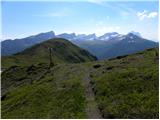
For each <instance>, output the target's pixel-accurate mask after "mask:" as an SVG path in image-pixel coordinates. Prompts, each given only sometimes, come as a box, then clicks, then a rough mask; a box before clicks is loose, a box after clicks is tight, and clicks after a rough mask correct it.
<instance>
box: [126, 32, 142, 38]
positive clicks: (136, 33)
mask: <svg viewBox="0 0 160 120" xmlns="http://www.w3.org/2000/svg"><path fill="white" fill-rule="evenodd" d="M128 34H133V35H136V36H138V37H142V36H141V34H140V33H139V32H135V31H131V32H129V33H128Z"/></svg>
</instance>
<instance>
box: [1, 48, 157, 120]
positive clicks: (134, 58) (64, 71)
mask: <svg viewBox="0 0 160 120" xmlns="http://www.w3.org/2000/svg"><path fill="white" fill-rule="evenodd" d="M155 51H158V50H155V49H152V50H148V51H145V52H142V53H139V54H135V55H129V56H126V57H122V58H121V59H113V60H108V61H99V62H98V61H97V62H89V63H83V64H82V63H81V64H68V65H63V64H61V65H57V66H56V67H54V68H52V69H51V70H47V72H46V73H45V74H44V71H46V66H45V64H44V65H37V66H35V67H34V69H33V70H31V71H27V69H28V68H27V67H21V68H19V67H17V68H16V69H15V68H14V69H13V68H12V69H11V68H10V69H8V70H6V71H5V72H3V73H2V87H3V89H4V92H3V91H2V94H3V93H5V94H4V96H3V100H2V118H86V112H85V108H86V98H85V95H84V89H85V88H84V86H83V83H82V79H83V78H84V76H85V75H86V74H88V73H89V74H90V79H91V80H92V82H91V84H92V87H93V90H94V92H95V96H96V102H97V103H98V107H99V109H100V111H101V113H102V115H103V117H104V118H158V58H157V56H156V52H155ZM97 66H98V67H97ZM84 69H85V71H84ZM37 70H39V72H37ZM18 71H19V72H18ZM20 71H21V73H20ZM86 71H88V73H86ZM18 73H19V74H21V75H22V74H23V75H24V76H23V75H22V76H19V75H16V74H18ZM43 74H44V76H43ZM13 75H15V76H14V77H13ZM25 76H26V77H25ZM37 76H42V77H40V78H39V79H37ZM13 78H14V80H13ZM31 78H32V80H33V82H30V80H31ZM6 81H8V82H7V83H10V82H9V81H12V82H11V83H12V84H7V83H6ZM8 88H9V89H8ZM6 91H7V92H6Z"/></svg>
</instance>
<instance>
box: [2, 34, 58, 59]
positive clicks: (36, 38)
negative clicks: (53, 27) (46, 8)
mask: <svg viewBox="0 0 160 120" xmlns="http://www.w3.org/2000/svg"><path fill="white" fill-rule="evenodd" d="M51 38H55V33H54V32H53V31H50V32H46V33H40V34H37V35H32V36H29V37H26V38H22V39H15V40H11V39H8V40H4V41H2V42H1V55H2V56H8V55H12V54H15V53H18V52H21V51H23V50H24V49H26V48H29V47H31V46H33V45H35V44H38V43H41V42H44V41H47V40H48V39H51Z"/></svg>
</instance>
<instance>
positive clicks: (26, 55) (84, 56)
mask: <svg viewBox="0 0 160 120" xmlns="http://www.w3.org/2000/svg"><path fill="white" fill-rule="evenodd" d="M49 48H52V59H54V62H55V64H57V63H81V62H89V61H94V60H96V57H95V56H93V55H91V54H90V53H89V52H87V51H86V50H84V49H81V48H79V47H78V46H76V45H74V44H72V43H71V42H69V41H68V40H66V39H61V38H55V39H50V40H48V41H45V42H43V43H40V44H37V45H35V46H33V47H31V48H27V49H25V50H24V51H23V52H20V53H17V54H15V55H12V56H6V57H2V68H8V67H10V66H13V65H21V66H28V65H31V64H39V63H49V60H50V59H49Z"/></svg>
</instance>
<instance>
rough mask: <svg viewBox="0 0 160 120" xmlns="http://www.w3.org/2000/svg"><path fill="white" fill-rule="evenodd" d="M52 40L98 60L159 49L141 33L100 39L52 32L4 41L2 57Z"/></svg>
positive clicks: (109, 34)
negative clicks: (61, 41)
mask: <svg viewBox="0 0 160 120" xmlns="http://www.w3.org/2000/svg"><path fill="white" fill-rule="evenodd" d="M51 38H64V39H67V40H70V41H71V42H72V43H74V44H76V45H78V46H79V47H81V48H83V49H86V50H88V51H89V52H90V53H92V54H93V55H95V56H97V57H98V59H105V58H112V57H116V56H119V55H125V54H131V53H135V52H138V51H141V50H144V49H148V48H154V47H158V43H157V42H153V41H151V40H147V39H144V38H142V37H141V35H140V33H138V32H134V31H132V32H130V33H128V34H127V35H122V34H119V33H117V32H111V33H105V34H104V35H102V36H99V37H97V36H96V35H95V34H89V35H86V34H79V35H76V34H75V33H70V34H68V33H63V34H59V35H55V33H54V32H53V31H50V32H46V33H40V34H38V35H34V36H30V37H26V38H23V39H15V40H5V41H2V42H1V46H2V47H1V55H2V56H8V55H12V54H15V53H18V52H21V51H23V50H24V49H26V48H28V47H31V46H33V45H35V44H37V43H41V42H43V41H46V40H48V39H51Z"/></svg>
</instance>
